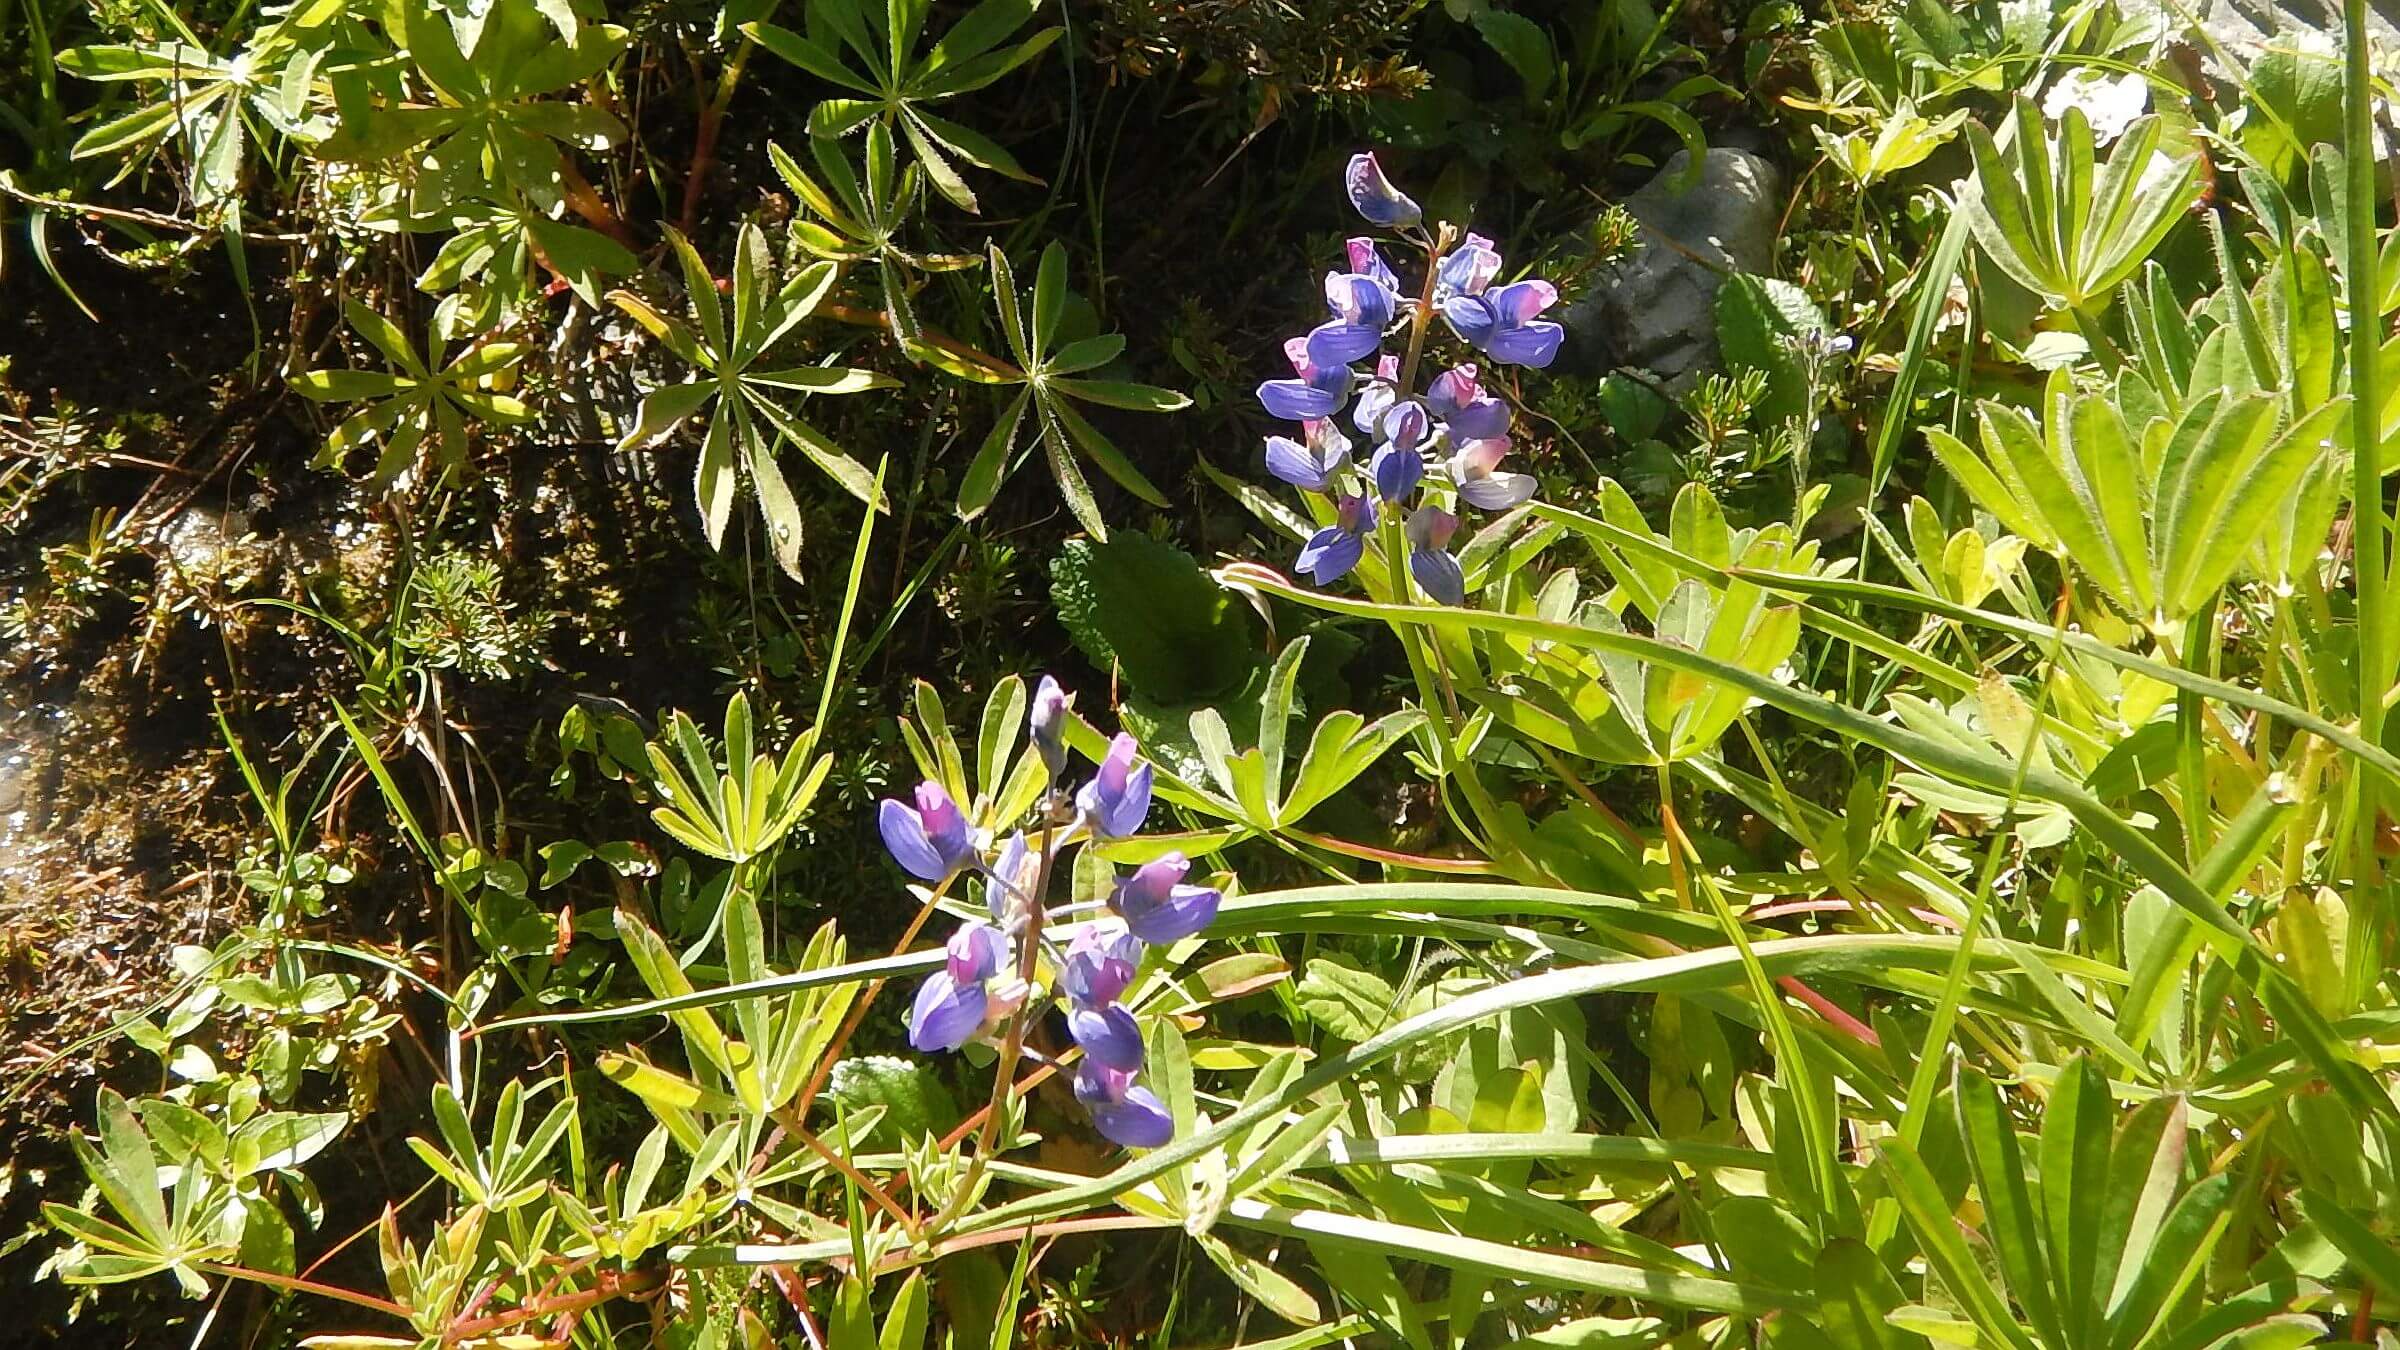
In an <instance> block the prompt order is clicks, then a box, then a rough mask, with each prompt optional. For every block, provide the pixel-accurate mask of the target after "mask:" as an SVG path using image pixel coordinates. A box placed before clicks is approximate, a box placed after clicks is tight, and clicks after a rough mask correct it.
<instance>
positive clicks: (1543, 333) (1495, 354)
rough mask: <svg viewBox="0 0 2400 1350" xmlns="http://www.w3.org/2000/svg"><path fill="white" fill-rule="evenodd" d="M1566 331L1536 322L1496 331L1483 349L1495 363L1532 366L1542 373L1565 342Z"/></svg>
mask: <svg viewBox="0 0 2400 1350" xmlns="http://www.w3.org/2000/svg"><path fill="white" fill-rule="evenodd" d="M1566 336H1567V330H1566V329H1564V328H1561V327H1559V326H1558V325H1557V324H1554V323H1551V322H1549V321H1548V320H1546V319H1545V320H1536V321H1534V322H1532V323H1526V324H1520V325H1517V326H1515V327H1504V328H1501V329H1499V330H1498V331H1496V332H1494V333H1493V334H1492V337H1491V341H1490V345H1488V346H1487V347H1485V349H1484V350H1486V351H1488V352H1490V353H1491V354H1492V359H1493V360H1495V361H1505V362H1507V363H1508V364H1509V365H1512V366H1531V367H1533V368H1534V369H1536V370H1540V369H1542V368H1544V367H1546V366H1548V365H1549V364H1550V362H1551V360H1552V359H1553V358H1555V357H1556V356H1557V355H1558V345H1559V343H1561V342H1563V341H1565V340H1566Z"/></svg>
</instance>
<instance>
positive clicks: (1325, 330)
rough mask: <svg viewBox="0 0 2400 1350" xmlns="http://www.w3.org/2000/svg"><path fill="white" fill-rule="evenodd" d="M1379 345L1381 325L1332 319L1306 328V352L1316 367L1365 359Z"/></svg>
mask: <svg viewBox="0 0 2400 1350" xmlns="http://www.w3.org/2000/svg"><path fill="white" fill-rule="evenodd" d="M1382 345H1383V329H1381V328H1380V327H1375V326H1372V325H1369V324H1363V323H1343V322H1341V321H1340V320H1338V319H1336V320H1334V321H1333V322H1330V323H1322V324H1319V325H1317V326H1316V327H1315V328H1312V329H1310V330H1309V333H1308V356H1309V359H1310V360H1311V361H1313V362H1315V363H1316V365H1317V367H1318V368H1319V369H1324V368H1326V367H1329V366H1339V365H1347V364H1348V363H1350V362H1352V361H1361V360H1365V359H1366V358H1367V357H1368V356H1371V355H1373V354H1374V351H1375V349H1376V348H1377V347H1380V346H1382Z"/></svg>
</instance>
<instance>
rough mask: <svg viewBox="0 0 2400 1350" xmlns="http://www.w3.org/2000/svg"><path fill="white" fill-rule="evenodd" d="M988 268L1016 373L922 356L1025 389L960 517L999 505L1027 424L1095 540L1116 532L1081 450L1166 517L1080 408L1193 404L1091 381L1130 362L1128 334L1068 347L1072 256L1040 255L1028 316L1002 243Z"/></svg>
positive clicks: (1055, 250) (1153, 492)
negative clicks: (1103, 513) (1079, 457)
mask: <svg viewBox="0 0 2400 1350" xmlns="http://www.w3.org/2000/svg"><path fill="white" fill-rule="evenodd" d="M989 262H990V265H991V269H992V298H993V300H994V301H995V302H996V303H997V304H998V306H999V310H1000V332H1001V335H1002V336H1003V337H1005V338H1006V339H1007V340H1008V350H1009V354H1010V355H1012V356H1014V357H1015V358H1016V361H1017V365H1016V367H1015V368H1014V369H1011V368H1009V367H1007V366H1006V365H1004V364H1002V363H1000V362H996V361H990V360H985V361H967V360H963V359H961V358H960V357H959V356H958V355H957V354H955V353H953V352H949V351H945V350H943V349H941V348H937V347H932V346H921V347H919V348H917V349H916V355H918V356H920V357H923V358H924V359H926V360H927V361H930V362H932V363H933V364H934V365H937V366H939V367H941V368H942V369H943V370H946V371H949V372H950V373H951V374H953V375H957V376H959V377H960V378H962V379H968V380H973V381H975V382H977V383H979V384H995V385H1008V384H1014V385H1018V386H1020V387H1019V389H1018V392H1017V395H1016V397H1015V398H1013V399H1011V400H1009V404H1008V407H1007V409H1006V410H1005V411H1004V412H1002V413H1001V414H1000V420H999V421H997V422H995V423H993V425H992V431H991V434H990V435H989V436H987V437H985V438H984V442H983V446H982V448H981V449H979V450H977V451H976V452H975V458H974V460H973V462H972V463H970V464H969V465H968V466H967V473H966V477H965V478H964V479H963V480H962V481H961V482H960V484H959V489H958V513H959V515H960V516H962V517H964V518H966V519H969V520H972V519H974V518H975V517H976V516H978V515H981V514H982V513H983V510H984V508H985V507H987V506H990V505H991V504H992V498H993V496H994V495H995V494H997V493H998V492H999V491H1000V484H1001V481H1002V480H1003V479H1005V478H1006V477H1007V476H1008V471H1009V469H1010V467H1011V465H1010V462H1009V460H1010V452H1011V451H1012V450H1013V449H1014V448H1015V447H1016V443H1017V433H1018V431H1019V430H1020V429H1022V427H1023V426H1024V424H1025V420H1026V418H1027V417H1029V416H1030V417H1031V418H1032V419H1033V422H1034V426H1035V429H1036V431H1037V432H1038V434H1039V435H1040V437H1041V441H1042V446H1043V448H1044V450H1045V451H1047V453H1048V455H1049V459H1050V473H1051V475H1052V476H1053V477H1055V478H1056V479H1057V480H1058V489H1059V492H1060V493H1061V494H1063V495H1064V496H1065V497H1066V499H1067V509H1068V510H1070V511H1072V512H1074V513H1075V519H1076V521H1077V522H1078V523H1079V524H1081V525H1082V526H1083V528H1084V529H1086V530H1088V531H1090V532H1091V535H1092V537H1093V538H1095V539H1106V538H1108V525H1107V523H1106V522H1105V521H1103V520H1101V518H1100V506H1099V504H1098V503H1097V502H1095V501H1093V500H1092V486H1091V484H1090V482H1089V481H1087V480H1086V479H1085V478H1084V476H1083V468H1082V466H1081V465H1079V464H1077V463H1076V452H1077V451H1081V452H1082V453H1083V454H1085V455H1089V456H1091V459H1092V462H1093V463H1095V464H1097V465H1099V466H1100V468H1101V470H1102V471H1103V472H1105V473H1106V474H1107V475H1108V476H1109V477H1111V478H1114V479H1115V480H1117V483H1118V484H1119V485H1120V486H1122V487H1123V488H1124V489H1125V490H1126V491H1127V492H1130V493H1132V494H1133V495H1134V496H1136V497H1139V498H1141V499H1142V500H1143V501H1145V502H1148V503H1149V504H1150V505H1152V506H1155V507H1159V508H1161V509H1164V508H1165V507H1166V505H1167V499H1166V496H1165V494H1163V493H1161V492H1160V491H1159V490H1158V488H1157V486H1156V485H1154V484H1152V483H1151V481H1150V480H1149V478H1147V477H1146V476H1144V475H1143V473H1142V471H1141V470H1139V469H1137V468H1135V467H1133V461H1131V460H1129V459H1127V458H1125V454H1124V452H1123V451H1121V450H1119V449H1117V447H1116V443H1115V442H1113V441H1111V440H1109V439H1108V437H1106V436H1104V435H1102V434H1101V432H1100V429H1099V428H1098V427H1095V426H1093V425H1092V424H1091V423H1090V422H1088V421H1086V420H1084V417H1083V414H1081V413H1079V412H1077V411H1076V410H1075V407H1074V405H1075V404H1076V403H1078V402H1082V403H1096V404H1099V405H1101V406H1103V407H1109V408H1124V409H1128V410H1130V411H1133V412H1154V413H1164V412H1179V411H1181V410H1183V409H1185V408H1188V407H1190V406H1192V401H1191V399H1189V398H1187V397H1185V396H1184V395H1182V394H1179V393H1177V392H1175V391H1174V390H1172V389H1161V388H1158V387H1157V386H1155V385H1148V384H1134V383H1132V382H1130V381H1125V380H1100V379H1093V378H1090V377H1089V376H1088V375H1086V374H1085V372H1087V371H1092V370H1096V369H1098V368H1100V367H1101V366H1104V365H1107V364H1108V363H1109V362H1111V361H1114V360H1116V359H1117V357H1118V356H1120V355H1122V354H1123V353H1124V351H1125V338H1124V335H1123V334H1120V333H1103V334H1099V335H1097V336H1093V337H1084V338H1077V339H1075V340H1073V341H1066V340H1065V336H1066V335H1065V332H1064V325H1063V323H1062V320H1063V319H1064V317H1065V314H1066V306H1067V251H1066V250H1065V249H1064V248H1062V247H1060V246H1059V245H1058V244H1056V243H1052V244H1051V245H1050V246H1049V247H1048V248H1045V249H1043V250H1042V261H1041V266H1040V270H1038V271H1037V272H1036V273H1035V274H1034V282H1033V306H1032V309H1031V311H1030V312H1028V311H1027V310H1026V308H1025V307H1024V306H1023V305H1022V304H1020V303H1019V301H1018V296H1017V274H1016V270H1015V269H1014V268H1012V267H1010V266H1009V263H1008V255H1007V254H1005V253H1002V252H1001V251H1000V246H999V245H998V244H993V245H992V246H991V252H990V255H989Z"/></svg>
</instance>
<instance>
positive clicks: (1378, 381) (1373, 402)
mask: <svg viewBox="0 0 2400 1350" xmlns="http://www.w3.org/2000/svg"><path fill="white" fill-rule="evenodd" d="M1399 401H1400V358H1399V357H1397V356H1391V355H1386V356H1384V357H1383V358H1382V359H1380V360H1378V361H1377V362H1376V363H1375V373H1374V374H1373V375H1370V376H1368V377H1367V382H1366V384H1365V385H1364V386H1363V387H1362V388H1360V390H1359V391H1358V402H1357V404H1356V405H1355V406H1353V407H1352V408H1351V409H1350V425H1352V426H1354V427H1356V428H1358V429H1359V431H1360V432H1362V433H1364V434H1366V435H1369V436H1373V435H1376V434H1378V429H1379V428H1380V427H1382V425H1383V415H1384V414H1385V413H1387V412H1390V411H1391V408H1392V405H1393V404H1394V403H1397V402H1399Z"/></svg>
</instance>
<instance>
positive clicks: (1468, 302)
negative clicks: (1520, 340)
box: [1442, 295, 1500, 350]
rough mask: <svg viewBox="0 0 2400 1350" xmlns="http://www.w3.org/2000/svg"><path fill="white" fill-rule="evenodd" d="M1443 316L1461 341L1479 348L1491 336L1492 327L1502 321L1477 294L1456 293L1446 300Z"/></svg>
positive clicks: (1443, 303) (1443, 306) (1443, 304)
mask: <svg viewBox="0 0 2400 1350" xmlns="http://www.w3.org/2000/svg"><path fill="white" fill-rule="evenodd" d="M1442 318H1443V319H1444V320H1445V321H1447V322H1448V323H1449V325H1450V331H1451V332H1453V333H1456V334H1458V336H1459V339H1460V340H1461V341H1463V342H1465V343H1467V344H1468V345H1470V346H1473V347H1475V348H1477V349H1479V350H1480V349H1481V348H1482V346H1483V344H1484V341H1485V339H1487V338H1489V337H1490V336H1491V333H1492V328H1493V327H1494V326H1495V325H1496V324H1498V323H1499V321H1500V318H1499V316H1498V315H1497V314H1494V313H1493V312H1492V307H1491V306H1490V305H1488V304H1486V303H1484V300H1483V297H1481V296H1477V295H1454V296H1451V297H1450V298H1449V299H1447V300H1444V301H1443V302H1442Z"/></svg>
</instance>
